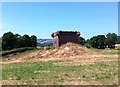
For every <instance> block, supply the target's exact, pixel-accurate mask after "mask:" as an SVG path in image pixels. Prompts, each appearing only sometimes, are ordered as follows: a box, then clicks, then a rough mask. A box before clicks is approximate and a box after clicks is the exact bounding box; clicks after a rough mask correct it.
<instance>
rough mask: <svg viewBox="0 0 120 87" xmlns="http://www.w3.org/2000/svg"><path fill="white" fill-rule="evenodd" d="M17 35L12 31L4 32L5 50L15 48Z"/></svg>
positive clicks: (3, 45)
mask: <svg viewBox="0 0 120 87" xmlns="http://www.w3.org/2000/svg"><path fill="white" fill-rule="evenodd" d="M15 42H16V39H15V35H14V34H13V33H12V32H7V33H4V34H3V37H2V48H3V50H11V49H13V48H15Z"/></svg>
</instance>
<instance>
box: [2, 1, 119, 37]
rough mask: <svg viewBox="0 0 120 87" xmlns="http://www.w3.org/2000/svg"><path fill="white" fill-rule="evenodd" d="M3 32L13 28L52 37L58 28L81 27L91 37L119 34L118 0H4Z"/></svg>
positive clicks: (82, 31)
mask: <svg viewBox="0 0 120 87" xmlns="http://www.w3.org/2000/svg"><path fill="white" fill-rule="evenodd" d="M2 26H3V27H2V30H1V31H2V33H0V36H2V34H3V33H5V32H8V31H11V32H13V33H14V34H16V33H18V34H20V35H24V34H28V35H36V36H37V38H43V39H48V38H49V39H52V37H51V34H52V33H53V32H56V31H58V30H63V31H67V30H69V31H79V32H80V33H81V36H82V37H84V38H85V39H89V38H91V37H92V36H96V35H106V34H108V33H116V34H118V3H117V2H3V3H2Z"/></svg>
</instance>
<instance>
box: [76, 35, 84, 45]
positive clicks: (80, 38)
mask: <svg viewBox="0 0 120 87" xmlns="http://www.w3.org/2000/svg"><path fill="white" fill-rule="evenodd" d="M78 43H79V44H81V45H84V44H85V39H84V38H83V37H78Z"/></svg>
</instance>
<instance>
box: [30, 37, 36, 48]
mask: <svg viewBox="0 0 120 87" xmlns="http://www.w3.org/2000/svg"><path fill="white" fill-rule="evenodd" d="M30 41H31V45H30V46H31V47H36V46H37V37H36V36H35V35H32V36H31V37H30Z"/></svg>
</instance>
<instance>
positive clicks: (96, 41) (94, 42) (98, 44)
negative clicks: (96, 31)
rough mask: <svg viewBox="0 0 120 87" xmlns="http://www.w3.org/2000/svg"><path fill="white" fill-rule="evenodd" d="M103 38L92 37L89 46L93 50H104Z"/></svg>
mask: <svg viewBox="0 0 120 87" xmlns="http://www.w3.org/2000/svg"><path fill="white" fill-rule="evenodd" d="M105 40H106V38H105V36H104V35H98V36H93V37H92V38H91V39H90V43H91V46H92V47H94V48H99V49H104V48H105Z"/></svg>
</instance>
